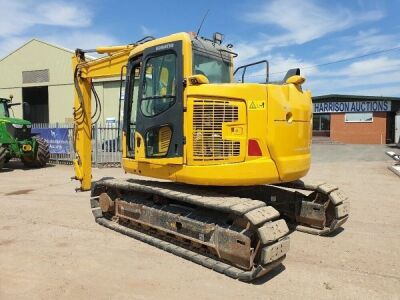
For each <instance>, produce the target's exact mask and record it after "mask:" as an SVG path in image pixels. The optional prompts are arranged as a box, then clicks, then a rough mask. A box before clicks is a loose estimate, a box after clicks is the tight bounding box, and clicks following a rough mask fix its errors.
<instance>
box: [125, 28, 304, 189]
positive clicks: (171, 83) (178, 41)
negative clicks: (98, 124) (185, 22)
mask: <svg viewBox="0 0 400 300" xmlns="http://www.w3.org/2000/svg"><path fill="white" fill-rule="evenodd" d="M234 56H235V53H233V52H232V51H231V48H230V47H227V46H224V45H222V44H221V43H217V42H215V41H213V40H208V39H205V38H201V37H198V36H193V35H189V34H176V35H172V36H169V37H167V38H161V39H158V40H156V41H149V42H147V43H145V44H143V45H139V46H137V47H135V48H134V49H133V50H132V51H131V53H130V56H129V60H128V64H127V71H126V83H125V101H124V114H123V115H124V120H123V143H122V144H123V161H122V162H123V167H124V169H125V170H126V171H127V172H131V173H136V174H140V175H144V176H150V177H156V178H161V179H168V180H172V181H178V182H182V183H189V184H197V185H222V186H225V185H254V184H262V183H277V182H285V181H291V180H294V179H298V178H300V177H302V176H304V175H305V174H306V173H307V171H308V169H309V164H310V140H311V119H312V118H311V98H310V94H309V92H303V91H302V90H301V87H300V85H301V83H302V82H301V83H299V82H300V81H298V82H297V81H296V82H294V83H283V84H281V83H280V84H268V83H267V82H265V83H263V84H256V83H243V82H242V83H234V82H233V57H234ZM267 65H268V64H267ZM303 81H304V80H303ZM238 174H246V175H245V176H238Z"/></svg>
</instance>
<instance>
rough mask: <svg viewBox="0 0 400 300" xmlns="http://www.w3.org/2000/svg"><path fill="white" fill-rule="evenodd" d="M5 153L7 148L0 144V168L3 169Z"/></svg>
mask: <svg viewBox="0 0 400 300" xmlns="http://www.w3.org/2000/svg"><path fill="white" fill-rule="evenodd" d="M6 155H7V149H6V148H4V147H2V146H0V170H1V169H3V166H4V164H5V163H6Z"/></svg>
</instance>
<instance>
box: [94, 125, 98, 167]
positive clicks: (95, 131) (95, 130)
mask: <svg viewBox="0 0 400 300" xmlns="http://www.w3.org/2000/svg"><path fill="white" fill-rule="evenodd" d="M93 133H94V147H93V162H94V166H95V167H96V168H97V165H98V164H97V160H98V159H97V158H98V152H97V144H98V132H97V123H95V124H94V127H93Z"/></svg>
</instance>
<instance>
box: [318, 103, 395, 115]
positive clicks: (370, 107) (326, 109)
mask: <svg viewBox="0 0 400 300" xmlns="http://www.w3.org/2000/svg"><path fill="white" fill-rule="evenodd" d="M313 106H314V113H338V112H373V111H390V109H391V102H390V101H355V102H323V103H313Z"/></svg>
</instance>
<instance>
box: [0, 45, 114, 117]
mask: <svg viewBox="0 0 400 300" xmlns="http://www.w3.org/2000/svg"><path fill="white" fill-rule="evenodd" d="M73 53H74V51H72V50H69V49H65V48H62V47H59V46H56V45H53V44H50V43H47V42H44V41H40V40H37V39H32V40H31V41H29V42H27V43H26V44H24V45H23V46H21V47H20V48H18V49H17V50H15V51H14V52H12V53H10V54H9V55H7V56H6V57H4V58H2V59H0V97H2V98H8V97H9V96H10V95H11V94H12V95H13V96H14V101H15V102H22V101H24V102H28V103H29V104H30V106H31V109H30V114H29V115H28V114H27V112H23V111H22V106H16V107H14V114H15V117H19V118H22V117H23V118H25V119H28V120H31V121H33V122H35V123H47V122H50V123H56V122H60V123H65V122H72V105H73V93H74V86H73V71H72V66H71V57H72V55H73ZM94 85H95V88H96V91H97V93H98V95H99V97H100V101H101V102H102V107H103V110H102V115H101V119H100V121H102V122H105V120H106V119H107V118H115V119H117V117H118V99H119V92H120V91H119V87H120V83H119V78H115V80H107V81H97V82H95V83H94Z"/></svg>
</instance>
